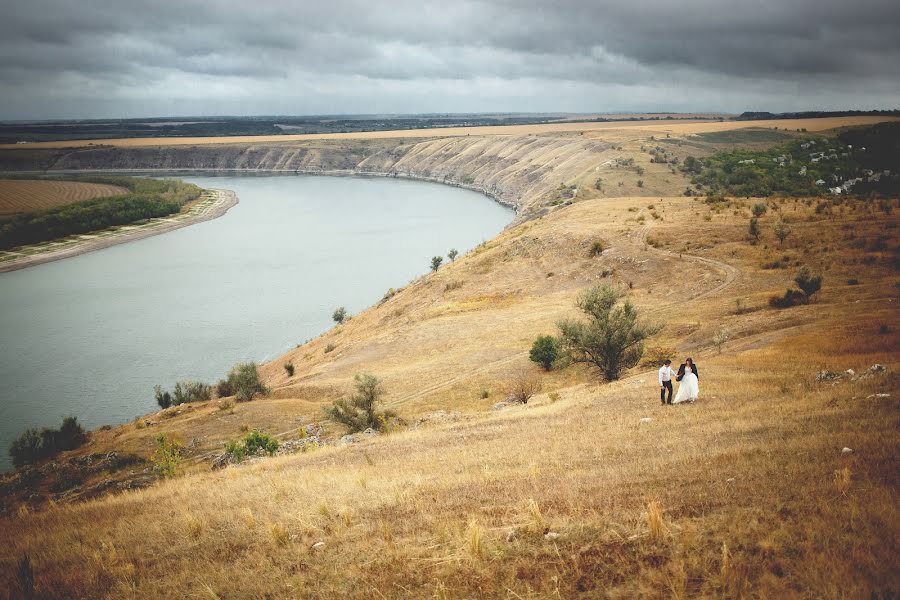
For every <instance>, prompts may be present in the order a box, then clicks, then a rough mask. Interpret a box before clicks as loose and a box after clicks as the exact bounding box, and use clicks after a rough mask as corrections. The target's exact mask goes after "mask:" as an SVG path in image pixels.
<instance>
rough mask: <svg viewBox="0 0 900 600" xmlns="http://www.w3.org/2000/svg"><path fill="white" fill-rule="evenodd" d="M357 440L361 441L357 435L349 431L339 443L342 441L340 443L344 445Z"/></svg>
mask: <svg viewBox="0 0 900 600" xmlns="http://www.w3.org/2000/svg"><path fill="white" fill-rule="evenodd" d="M357 441H359V440H357V439H356V436H355V435H353V434H352V433H348V434H347V435H345V436H344V437H342V438H341V441H340V442H338V443H340V444H342V445H344V444H355V443H356V442H357Z"/></svg>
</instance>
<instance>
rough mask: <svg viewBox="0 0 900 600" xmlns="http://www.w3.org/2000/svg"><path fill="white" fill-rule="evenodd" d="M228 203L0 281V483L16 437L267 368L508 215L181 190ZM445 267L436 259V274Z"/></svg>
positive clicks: (429, 187) (436, 193)
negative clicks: (216, 211)
mask: <svg viewBox="0 0 900 600" xmlns="http://www.w3.org/2000/svg"><path fill="white" fill-rule="evenodd" d="M178 177H179V178H181V179H184V180H186V181H190V182H193V183H196V184H197V185H200V186H201V187H206V188H212V187H216V188H225V189H230V190H234V191H235V192H236V193H237V195H238V198H239V199H240V203H239V204H238V205H237V206H236V207H234V208H232V209H231V210H230V211H229V212H228V213H227V214H226V215H225V216H223V217H221V218H218V219H215V220H212V221H207V222H204V223H199V224H196V225H192V226H190V227H186V228H183V229H179V230H176V231H172V232H169V233H165V234H162V235H158V236H154V237H151V238H147V239H143V240H138V241H134V242H129V243H126V244H121V245H118V246H113V247H111V248H106V249H103V250H98V251H95V252H89V253H87V254H83V255H81V256H77V257H74V258H69V259H65V260H61V261H56V262H52V263H47V264H43V265H38V266H35V267H30V268H28V269H24V270H21V271H14V272H11V273H2V274H0V305H2V310H0V332H2V344H0V381H2V384H0V448H2V450H3V454H2V457H0V470H6V469H9V468H11V463H10V461H9V457H8V455H7V453H6V449H7V448H8V447H9V444H10V442H11V441H12V440H13V439H14V438H15V436H17V435H18V434H19V433H20V432H21V431H23V430H24V429H25V428H26V427H47V426H54V427H55V426H58V425H59V423H60V422H61V420H62V417H63V416H65V415H75V416H77V417H78V419H79V421H81V422H82V423H83V424H84V425H85V426H86V427H89V428H94V427H97V426H100V425H103V424H118V423H123V422H126V421H129V420H131V419H133V418H134V417H136V416H138V415H141V414H145V413H148V412H152V411H154V410H157V406H156V403H155V401H154V399H153V386H154V385H156V384H161V385H163V387H171V386H172V385H173V384H174V382H175V381H177V380H180V379H198V380H203V381H207V382H210V383H214V382H215V381H216V380H218V379H219V378H221V377H223V376H224V375H225V373H226V372H227V371H228V369H229V368H230V367H231V366H232V365H233V364H235V363H237V362H241V361H249V360H255V361H257V362H264V361H267V360H270V359H273V358H275V357H277V356H278V355H280V354H282V353H284V352H285V351H287V350H288V349H290V348H293V347H294V346H296V345H297V344H300V343H303V342H304V341H305V340H307V339H309V338H312V337H314V336H316V335H318V334H320V333H322V332H323V331H326V330H327V329H328V328H329V327H331V326H332V325H333V323H332V321H331V314H332V312H333V310H334V309H335V308H336V307H338V306H346V307H347V309H348V310H349V311H350V312H351V313H355V312H358V311H360V310H362V309H364V308H366V307H367V306H371V305H372V304H374V303H375V302H377V301H378V300H379V299H380V298H381V297H382V295H383V294H384V292H385V291H386V290H387V289H388V288H390V287H400V286H403V285H405V284H406V283H408V282H409V281H410V280H411V279H413V278H415V277H417V276H418V275H421V274H423V273H425V272H427V271H428V269H429V264H430V262H431V257H432V256H434V255H446V253H447V251H448V250H450V249H451V248H456V249H457V250H459V251H460V253H463V252H465V251H466V250H469V249H471V248H473V247H474V246H476V245H477V244H479V243H480V242H482V241H484V240H488V239H490V238H492V237H494V236H495V235H496V234H497V233H498V232H500V231H501V230H502V229H503V228H504V227H505V226H506V225H507V224H508V223H509V222H510V221H511V220H512V218H513V216H514V214H513V212H512V211H511V210H509V209H507V208H504V207H502V206H500V205H499V204H497V203H495V202H493V201H491V200H489V199H487V198H486V197H485V196H483V195H481V194H477V193H475V192H471V191H468V190H463V189H459V188H454V187H449V186H444V185H439V184H433V183H424V182H416V181H404V180H395V179H382V178H349V177H312V176H296V175H290V176H285V175H278V176H273V175H268V176H261V175H230V176H217V177H207V176H203V177H200V176H196V177H195V176H183V175H178ZM445 260H446V259H445Z"/></svg>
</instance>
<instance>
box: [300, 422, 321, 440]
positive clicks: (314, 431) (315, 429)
mask: <svg viewBox="0 0 900 600" xmlns="http://www.w3.org/2000/svg"><path fill="white" fill-rule="evenodd" d="M304 431H305V432H306V436H307V437H316V438H318V437H322V434H323V433H324V430H323V429H322V428H321V427H319V426H318V425H316V424H314V423H310V424H309V425H307V426H306V427H305V428H304Z"/></svg>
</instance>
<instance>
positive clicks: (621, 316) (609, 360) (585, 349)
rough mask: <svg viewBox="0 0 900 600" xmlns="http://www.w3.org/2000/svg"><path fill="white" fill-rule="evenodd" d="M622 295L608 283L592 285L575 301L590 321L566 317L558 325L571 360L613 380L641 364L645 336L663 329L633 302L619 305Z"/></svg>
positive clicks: (647, 336)
mask: <svg viewBox="0 0 900 600" xmlns="http://www.w3.org/2000/svg"><path fill="white" fill-rule="evenodd" d="M623 297H625V293H624V292H623V291H621V290H620V289H618V288H614V287H611V286H609V285H599V286H596V287H593V288H590V289H588V290H586V291H584V292H582V294H581V295H580V296H579V297H578V301H577V302H576V306H577V307H578V308H579V310H581V311H582V312H583V313H584V314H585V315H586V316H587V321H577V320H572V319H567V320H564V321H560V322H559V323H558V325H557V326H558V327H559V331H560V339H561V343H562V347H563V349H564V350H565V351H566V352H567V353H568V354H569V355H570V356H571V358H572V360H573V361H574V362H580V363H588V364H590V365H592V366H594V367H595V368H597V369H598V370H599V371H600V372H601V373H602V374H603V376H604V377H605V378H606V379H608V380H610V381H611V380H614V379H618V378H619V375H620V374H621V372H622V371H624V370H625V369H628V368H630V367H633V366H635V365H636V364H638V361H640V359H641V355H642V354H643V352H644V340H646V339H647V338H649V337H650V336H651V335H653V334H655V333H657V332H658V331H659V330H660V329H661V328H660V327H658V326H656V325H651V324H649V323H645V322H641V321H639V320H638V314H637V311H636V310H635V308H634V306H633V305H632V304H631V302H628V301H625V303H624V304H622V305H619V300H621V299H622V298H623Z"/></svg>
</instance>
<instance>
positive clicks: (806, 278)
mask: <svg viewBox="0 0 900 600" xmlns="http://www.w3.org/2000/svg"><path fill="white" fill-rule="evenodd" d="M794 283H796V284H797V287H798V288H800V289H801V290H803V293H804V294H805V295H806V298H807V301H810V300H812V296H813V294H815V293H816V292H818V291H819V290H821V289H822V276H821V275H813V274H812V272H811V271H810V270H809V268H807V267H805V266H804V267H801V269H800V272H799V273H797V276H796V277H794Z"/></svg>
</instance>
